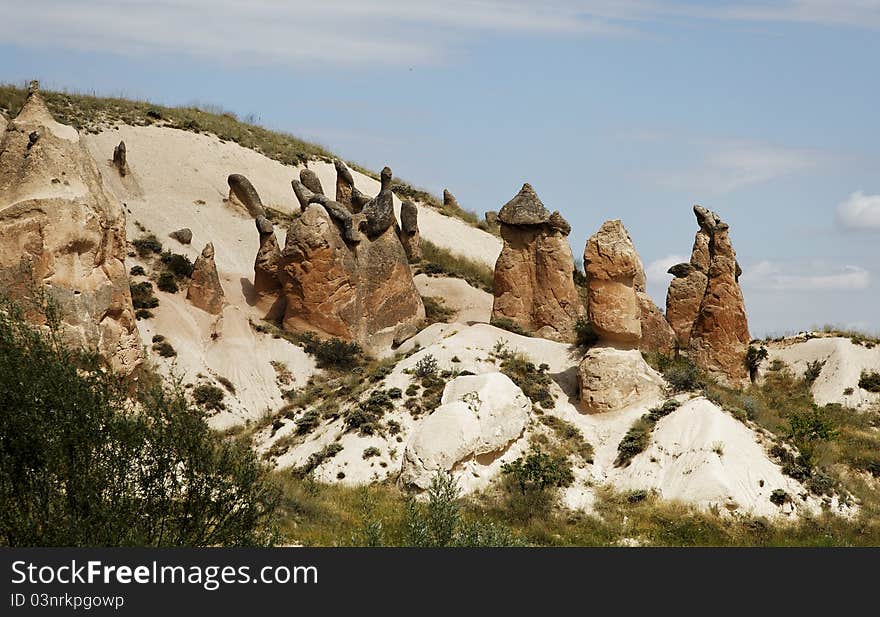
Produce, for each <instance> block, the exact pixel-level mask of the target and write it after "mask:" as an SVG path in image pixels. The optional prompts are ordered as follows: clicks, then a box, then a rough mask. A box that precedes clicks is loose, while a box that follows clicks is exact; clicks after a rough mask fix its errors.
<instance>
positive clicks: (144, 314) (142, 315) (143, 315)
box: [134, 308, 153, 319]
mask: <svg viewBox="0 0 880 617" xmlns="http://www.w3.org/2000/svg"><path fill="white" fill-rule="evenodd" d="M134 318H135V319H152V318H153V312H152V311H148V310H147V309H144V308H139V309H137V310H135V312H134Z"/></svg>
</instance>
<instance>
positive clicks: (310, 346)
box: [299, 332, 364, 370]
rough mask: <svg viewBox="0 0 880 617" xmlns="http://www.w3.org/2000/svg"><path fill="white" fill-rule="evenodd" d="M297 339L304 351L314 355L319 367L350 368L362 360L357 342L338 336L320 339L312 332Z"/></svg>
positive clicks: (359, 363) (361, 352) (361, 353)
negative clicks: (344, 339)
mask: <svg viewBox="0 0 880 617" xmlns="http://www.w3.org/2000/svg"><path fill="white" fill-rule="evenodd" d="M299 340H300V344H301V345H302V346H303V349H305V351H306V353H309V354H311V355H313V356H315V360H316V361H317V364H318V366H319V367H320V368H326V369H338V370H351V369H353V368H355V367H357V366H359V365H361V364H363V362H364V357H363V353H364V352H363V350H362V349H361V346H360V345H358V344H357V343H354V342H351V343H350V342H348V341H343V340H342V339H338V338H332V339H329V340H322V339H320V338H318V336H317V335H316V334H314V333H312V332H306V333H304V334H302V335H300V337H299Z"/></svg>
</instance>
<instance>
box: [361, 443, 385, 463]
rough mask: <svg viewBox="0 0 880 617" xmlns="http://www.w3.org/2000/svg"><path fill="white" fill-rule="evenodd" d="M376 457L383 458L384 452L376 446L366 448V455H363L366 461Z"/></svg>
mask: <svg viewBox="0 0 880 617" xmlns="http://www.w3.org/2000/svg"><path fill="white" fill-rule="evenodd" d="M374 456H382V451H381V450H379V448H377V447H376V446H370V447H368V448H364V453H363V454H362V457H363V459H364V460H367V459H370V458H373V457H374Z"/></svg>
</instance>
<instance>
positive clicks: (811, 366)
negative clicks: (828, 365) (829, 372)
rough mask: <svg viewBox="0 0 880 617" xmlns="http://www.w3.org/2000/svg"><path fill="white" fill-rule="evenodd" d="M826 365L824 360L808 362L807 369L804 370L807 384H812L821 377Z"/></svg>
mask: <svg viewBox="0 0 880 617" xmlns="http://www.w3.org/2000/svg"><path fill="white" fill-rule="evenodd" d="M824 366H825V361H824V360H814V361H812V362H807V370H805V371H804V381H806V382H807V384H812V383H813V382H814V381H816V380H817V379H818V378H819V375H820V374H821V373H822V367H824Z"/></svg>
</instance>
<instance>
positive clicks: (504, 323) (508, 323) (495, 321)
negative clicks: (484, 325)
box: [489, 317, 532, 337]
mask: <svg viewBox="0 0 880 617" xmlns="http://www.w3.org/2000/svg"><path fill="white" fill-rule="evenodd" d="M489 325H492V326H495V327H496V328H501V329H502V330H507V331H508V332H513V333H514V334H519V335H520V336H529V337H530V336H532V335H531V333H529V331H528V330H526V329H525V328H523V327H522V326H521V325H519V324H518V323H516V322H515V321H513V320H512V319H508V318H507V317H493V318H492V319H491V321H490V322H489Z"/></svg>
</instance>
